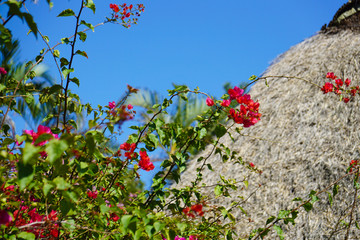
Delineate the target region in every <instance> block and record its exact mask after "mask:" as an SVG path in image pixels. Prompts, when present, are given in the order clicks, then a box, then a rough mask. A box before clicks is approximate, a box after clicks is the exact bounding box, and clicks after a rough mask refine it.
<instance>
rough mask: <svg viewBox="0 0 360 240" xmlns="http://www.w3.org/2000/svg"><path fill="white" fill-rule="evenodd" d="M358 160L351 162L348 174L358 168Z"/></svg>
mask: <svg viewBox="0 0 360 240" xmlns="http://www.w3.org/2000/svg"><path fill="white" fill-rule="evenodd" d="M358 164H359V162H358V160H351V162H350V170H349V173H352V171H353V169H354V168H356V167H358Z"/></svg>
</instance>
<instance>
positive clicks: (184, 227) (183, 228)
mask: <svg viewBox="0 0 360 240" xmlns="http://www.w3.org/2000/svg"><path fill="white" fill-rule="evenodd" d="M187 226H188V225H187V224H186V223H177V224H176V227H177V228H178V229H179V230H180V232H185V230H186V228H187Z"/></svg>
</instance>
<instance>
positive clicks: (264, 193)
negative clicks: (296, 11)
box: [175, 2, 360, 239]
mask: <svg viewBox="0 0 360 240" xmlns="http://www.w3.org/2000/svg"><path fill="white" fill-rule="evenodd" d="M353 3H354V2H353ZM353 3H349V4H353ZM338 15H339V14H338ZM340 15H341V13H340ZM339 26H340V25H337V26H335V25H329V26H328V28H335V27H338V28H339V29H340V30H338V31H337V32H336V33H335V32H334V31H332V34H327V33H329V31H323V32H322V33H319V34H317V35H315V36H313V37H311V38H308V39H306V40H305V41H303V42H301V43H300V44H298V45H296V46H294V47H292V48H291V49H290V50H288V51H287V52H285V53H284V54H283V55H281V56H280V57H278V58H277V59H276V60H275V61H274V62H273V63H272V64H271V66H270V67H269V68H268V69H267V70H266V71H265V73H264V74H263V76H293V77H299V78H303V79H307V80H310V81H312V82H313V83H316V84H318V85H323V84H324V82H325V80H326V79H325V75H326V73H327V72H334V73H335V74H336V75H337V76H338V77H340V78H342V79H346V78H350V79H351V80H352V84H354V85H360V79H359V77H360V32H358V31H354V28H347V27H343V26H342V27H339ZM323 30H324V29H323ZM268 84H269V87H266V86H265V84H264V82H260V81H259V82H257V83H256V84H255V85H254V86H253V87H252V89H251V91H250V94H251V96H252V98H253V99H258V100H259V102H260V112H261V113H262V119H261V121H260V122H259V123H258V124H256V125H255V126H253V127H250V128H248V129H245V130H243V131H242V134H243V135H245V136H241V135H239V134H237V133H236V132H235V131H234V132H233V133H232V135H233V137H235V142H233V141H232V140H231V139H230V138H229V137H225V138H224V139H223V141H222V142H223V143H224V144H225V145H227V146H229V147H230V148H231V150H234V151H237V152H238V153H239V155H240V156H242V158H243V160H244V161H245V162H253V163H254V164H255V165H256V166H257V167H258V168H259V169H261V170H262V171H263V173H262V174H261V175H259V174H256V173H249V170H247V169H245V167H244V166H241V165H236V164H234V163H231V162H228V163H225V164H224V163H223V162H222V161H221V159H220V157H219V155H214V156H212V157H211V158H210V159H209V160H208V161H209V163H211V164H212V165H213V169H214V170H215V171H214V172H211V171H209V170H206V171H205V172H204V179H203V180H202V182H201V183H200V185H201V184H202V183H206V184H207V185H211V184H214V183H216V182H218V181H219V180H220V178H219V175H223V176H225V177H227V178H235V179H236V180H237V181H240V182H241V181H243V179H244V177H249V179H248V181H249V183H250V185H249V187H248V189H243V190H239V191H238V192H236V193H234V195H241V196H243V197H245V198H246V197H247V196H250V195H251V194H252V193H253V195H251V197H250V198H249V200H248V201H246V203H244V204H242V207H243V208H244V209H245V210H246V211H247V212H248V216H246V215H245V214H243V213H242V212H241V211H240V210H239V209H237V210H235V212H234V213H235V214H234V215H235V217H236V218H237V221H238V225H237V230H238V232H239V236H241V237H246V235H247V234H249V233H250V231H251V230H252V229H255V228H256V227H263V226H264V225H265V221H266V219H267V218H268V217H270V216H272V215H275V216H277V214H278V212H279V211H280V210H282V209H290V208H291V207H293V206H295V203H294V202H292V199H294V198H295V197H302V198H306V196H307V195H308V194H309V192H310V191H311V190H321V189H323V188H324V187H326V186H327V185H329V184H330V183H331V182H333V181H335V180H336V179H337V178H339V177H340V176H342V175H344V174H345V173H346V169H347V167H348V166H349V162H350V161H351V160H352V159H358V158H359V155H360V147H359V142H360V131H359V127H360V104H359V98H358V97H357V98H356V99H355V100H354V101H350V102H349V103H347V104H345V103H344V102H341V101H339V98H338V97H337V96H335V95H334V94H326V95H324V94H323V93H322V92H321V91H320V89H319V88H318V87H316V86H314V85H312V84H309V83H308V82H306V81H302V80H299V79H294V78H269V79H268ZM209 151H210V147H209V149H208V152H206V151H205V152H204V153H202V154H201V155H204V156H205V155H206V154H207V153H209ZM196 167H197V163H196V161H191V162H190V163H189V166H188V169H187V170H186V171H185V172H184V173H183V176H182V177H183V179H182V182H181V183H180V184H179V185H178V186H184V185H188V184H189V183H190V182H191V181H192V180H193V178H194V177H195V174H194V173H195V171H196ZM259 184H261V185H262V186H261V187H260V188H259V189H258V190H257V191H255V190H256V189H257V188H258V186H259ZM175 187H177V186H175ZM205 189H210V188H205ZM254 192H255V193H254ZM328 192H331V189H330V190H329V191H328ZM208 194H209V195H212V193H211V192H209V193H208ZM353 199H354V189H353V187H352V181H351V179H349V178H347V179H344V180H342V181H341V182H340V192H339V194H338V195H337V196H336V197H335V199H334V203H333V205H332V206H330V204H329V201H328V198H327V194H326V193H325V194H323V195H321V196H320V201H319V202H317V203H316V204H315V205H314V207H315V208H314V210H312V211H310V212H309V213H306V212H305V211H304V210H303V209H302V210H301V211H300V214H299V217H298V218H297V219H296V225H295V226H291V224H290V226H287V225H282V226H283V227H284V229H285V236H286V238H285V239H344V236H345V234H346V231H345V230H344V229H343V228H344V225H343V224H342V223H340V222H341V221H342V220H345V221H349V216H346V215H347V214H348V213H349V212H350V210H349V207H350V206H351V204H352V202H353ZM216 202H218V203H221V204H223V203H224V202H226V199H215V200H213V201H212V203H216ZM357 209H358V208H357ZM353 218H354V221H355V220H356V221H359V220H360V214H359V212H358V211H355V213H354V215H353ZM249 219H251V221H249ZM274 236H275V235H274ZM266 239H275V238H274V237H270V238H266ZM350 239H360V230H358V229H356V228H355V227H354V226H353V227H352V228H351V233H350Z"/></svg>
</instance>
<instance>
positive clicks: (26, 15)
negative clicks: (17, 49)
mask: <svg viewBox="0 0 360 240" xmlns="http://www.w3.org/2000/svg"><path fill="white" fill-rule="evenodd" d="M22 15H23V16H24V18H25V21H26V24H27V25H28V26H29V28H30V30H31V31H32V32H33V34H34V35H35V37H36V38H37V32H38V28H37V25H36V23H35V22H34V18H33V16H32V15H31V14H30V13H23V14H22Z"/></svg>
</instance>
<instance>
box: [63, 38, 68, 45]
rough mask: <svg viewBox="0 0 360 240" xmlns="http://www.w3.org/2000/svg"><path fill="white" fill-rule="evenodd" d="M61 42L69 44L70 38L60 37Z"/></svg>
mask: <svg viewBox="0 0 360 240" xmlns="http://www.w3.org/2000/svg"><path fill="white" fill-rule="evenodd" d="M61 42H62V43H65V44H69V43H70V40H69V39H68V38H62V39H61Z"/></svg>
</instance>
